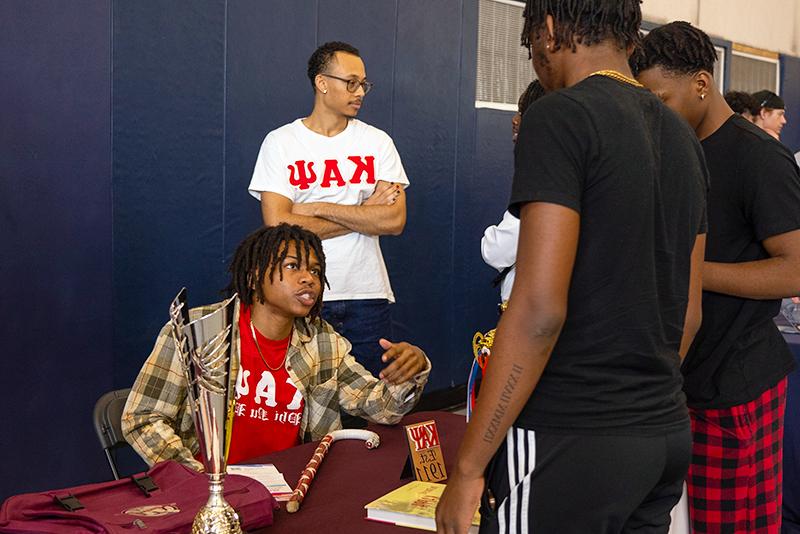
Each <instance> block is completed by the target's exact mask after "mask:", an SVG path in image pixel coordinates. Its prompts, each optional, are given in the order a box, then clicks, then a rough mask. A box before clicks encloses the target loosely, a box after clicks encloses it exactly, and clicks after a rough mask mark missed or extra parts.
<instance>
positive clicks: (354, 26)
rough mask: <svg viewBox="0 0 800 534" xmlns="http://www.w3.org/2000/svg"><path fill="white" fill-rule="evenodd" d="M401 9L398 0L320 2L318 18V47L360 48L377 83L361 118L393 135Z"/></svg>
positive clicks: (362, 109) (367, 67)
mask: <svg viewBox="0 0 800 534" xmlns="http://www.w3.org/2000/svg"><path fill="white" fill-rule="evenodd" d="M397 8H398V6H397V0H372V1H370V2H364V1H363V0H340V1H338V2H320V3H319V15H318V20H319V28H318V30H319V31H318V34H317V44H318V45H320V44H322V43H325V42H328V41H345V42H347V43H350V44H352V45H353V46H355V47H356V48H358V49H359V53H360V54H361V58H362V59H363V60H364V65H365V66H366V69H367V78H368V79H369V80H370V81H372V82H373V83H374V84H375V87H373V89H372V92H370V94H369V95H368V96H367V97H366V98H365V99H364V107H363V108H361V110H360V112H359V114H358V118H359V119H361V120H363V121H365V122H368V123H369V124H372V125H373V126H375V127H377V128H380V129H381V130H384V131H385V132H387V133H388V134H389V135H392V116H393V111H394V107H393V105H392V97H393V92H394V91H393V90H394V76H395V57H394V56H395V46H396V44H397V43H396V40H397ZM312 51H313V48H312V49H309V50H308V52H307V54H306V56H309V55H311V52H312ZM302 66H305V65H302ZM306 79H307V78H306ZM306 83H308V82H306ZM312 104H313V98H312V96H311V95H310V94H309V97H308V105H309V106H311V105H312ZM400 156H401V157H402V154H401V155H400Z"/></svg>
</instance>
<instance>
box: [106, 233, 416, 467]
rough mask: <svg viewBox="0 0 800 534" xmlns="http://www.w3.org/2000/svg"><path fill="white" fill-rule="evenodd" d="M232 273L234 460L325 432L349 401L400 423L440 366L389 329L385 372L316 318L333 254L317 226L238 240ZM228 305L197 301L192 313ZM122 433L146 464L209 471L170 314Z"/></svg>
mask: <svg viewBox="0 0 800 534" xmlns="http://www.w3.org/2000/svg"><path fill="white" fill-rule="evenodd" d="M230 273H231V281H230V284H229V285H228V288H227V292H228V294H233V293H236V294H238V295H239V298H240V300H241V306H240V309H239V310H238V313H237V314H236V316H238V319H237V320H238V338H237V339H234V341H233V342H234V344H238V345H239V347H240V361H239V362H235V364H234V366H233V371H232V372H236V373H237V376H238V379H237V383H236V405H235V408H234V410H235V411H234V424H233V434H232V436H231V445H230V454H229V457H228V462H229V463H230V464H236V463H239V462H245V461H247V460H250V459H252V458H255V457H258V456H263V455H265V454H268V453H270V452H273V451H279V450H283V449H286V448H289V447H293V446H295V445H299V444H300V443H302V442H306V441H315V440H319V439H322V437H324V436H325V434H327V433H329V432H331V431H333V430H338V429H340V428H342V421H341V418H340V413H339V412H340V410H343V411H345V412H347V413H349V414H351V415H356V416H360V417H364V418H366V419H368V420H370V421H374V422H377V423H383V424H394V423H396V422H397V421H399V420H400V418H401V417H402V416H403V415H405V414H406V413H408V411H409V410H411V408H413V407H414V405H415V404H416V403H417V401H418V400H419V398H420V395H421V394H422V389H423V387H424V386H425V383H426V382H427V379H428V375H429V373H430V369H431V363H430V361H429V360H428V358H427V357H426V356H425V353H423V352H422V350H420V348H419V347H415V346H414V345H410V344H408V343H405V342H401V343H392V342H391V341H389V340H387V339H381V340H380V344H381V347H382V348H383V350H384V352H383V355H382V358H381V359H382V361H383V362H384V364H385V365H386V367H385V368H384V369H383V370H382V371H381V379H380V380H379V379H377V378H375V377H374V376H373V375H371V374H370V373H369V372H368V371H367V370H366V369H364V367H362V366H361V365H360V364H359V363H358V362H356V360H355V359H354V358H353V354H352V352H351V345H350V342H349V341H347V339H345V338H344V337H342V336H341V335H340V334H338V333H337V332H336V330H335V329H334V328H333V327H332V326H331V325H330V324H328V323H326V322H325V321H324V320H322V319H321V318H320V317H319V312H320V308H321V307H322V294H323V290H324V286H325V281H326V275H325V273H326V262H325V254H324V253H323V251H322V243H321V241H320V239H319V237H317V236H316V235H315V234H313V233H312V232H309V231H308V230H305V229H303V228H300V227H299V226H290V225H288V224H280V225H278V226H274V227H265V228H262V229H260V230H257V231H256V232H254V233H252V234H251V235H250V236H248V237H247V238H246V239H245V240H244V241H242V243H241V244H240V245H239V247H238V248H237V249H236V252H235V253H234V255H233V259H232V261H231V266H230ZM221 305H222V303H221V302H220V303H216V304H211V305H208V306H202V307H200V308H195V309H193V310H191V311H190V313H189V315H190V318H191V319H197V318H199V317H202V316H204V315H206V314H209V313H211V312H213V311H214V310H216V309H218V308H219V307H220V306H221ZM122 431H123V433H124V435H125V439H126V440H127V441H128V443H130V444H131V446H132V447H133V448H134V450H136V452H138V453H139V455H140V456H141V457H142V458H143V459H144V460H145V461H146V462H147V463H148V464H149V465H153V464H155V463H156V462H160V461H163V460H175V461H178V462H180V463H182V464H185V465H188V466H189V467H191V468H193V469H197V470H202V467H203V466H202V464H200V462H198V461H197V459H196V456H197V454H198V451H199V444H198V442H197V438H196V437H195V429H194V423H193V420H192V413H191V410H190V407H189V399H188V396H187V385H186V378H185V376H184V372H183V368H182V364H181V359H180V355H179V354H178V353H177V351H176V349H175V345H174V343H173V340H172V335H171V325H170V324H169V323H168V324H166V325H165V326H164V328H162V329H161V332H160V333H159V334H158V338H157V339H156V344H155V347H154V348H153V352H152V353H151V354H150V356H149V357H148V358H147V361H146V362H145V363H144V366H143V367H142V370H141V372H140V373H139V376H138V377H137V378H136V382H135V383H134V384H133V388H132V390H131V393H130V395H129V396H128V401H127V403H126V404H125V408H124V411H123V413H122Z"/></svg>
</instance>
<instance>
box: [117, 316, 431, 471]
mask: <svg viewBox="0 0 800 534" xmlns="http://www.w3.org/2000/svg"><path fill="white" fill-rule="evenodd" d="M221 304H222V303H216V304H212V305H209V306H203V307H200V308H194V309H192V310H191V311H190V313H189V314H190V318H191V320H194V319H197V318H200V317H202V316H204V315H207V314H209V313H211V312H213V311H214V310H216V309H218V308H219V307H220V305H221ZM234 322H235V325H236V326H237V327H238V310H236V314H235V321H234ZM237 332H238V328H235V329H234V344H235V350H236V351H237V353H238V343H239V338H238V333H237ZM350 349H351V346H350V342H349V341H347V340H346V339H345V338H344V337H342V336H340V335H339V334H337V333H336V332H335V331H334V329H333V327H332V326H331V325H329V324H328V323H326V322H325V321H322V320H319V321H314V322H312V321H309V320H308V319H305V318H298V319H296V320H295V324H294V329H293V331H292V339H291V342H290V344H289V348H288V352H287V355H286V370H287V371H288V373H289V376H290V377H291V378H292V381H293V382H294V384H295V387H297V389H298V390H300V392H301V393H302V395H303V399H304V401H305V403H304V408H303V417H302V419H301V421H300V435H301V436H302V438H303V441H316V440H319V439H322V437H323V436H325V434H327V433H329V432H332V431H334V430H338V429H340V428H342V421H341V417H340V411H339V410H340V408H341V409H342V410H344V411H345V412H347V413H349V414H351V415H356V416H360V417H364V418H366V419H369V420H370V421H373V422H376V423H382V424H394V423H397V422H398V421H399V420H400V419H401V418H402V417H403V415H405V414H406V413H408V412H409V411H410V410H411V408H413V407H414V405H415V404H416V403H417V401H418V400H419V397H420V394H421V393H422V389H423V388H424V386H425V383H426V382H427V381H428V375H429V374H430V370H431V362H430V360H428V359H427V357H426V358H425V360H426V366H425V369H424V370H422V371H421V372H420V373H418V374H417V375H416V376H414V377H412V378H411V379H410V380H409V381H407V382H405V383H403V384H396V385H389V384H387V383H385V382H383V381H381V380H378V379H377V378H375V377H374V376H372V374H370V373H369V371H367V370H366V369H364V368H363V367H362V366H361V364H359V363H358V362H356V360H355V358H354V357H353V356H352V355H351V354H350ZM236 373H238V366H235V367H234V369H233V371H232V375H233V376H236ZM122 431H123V434H124V435H125V439H126V440H128V443H130V444H131V446H133V448H134V449H135V450H136V451H137V452H138V453H139V455H140V456H141V457H142V458H144V459H145V461H147V463H148V464H149V465H153V464H155V463H156V462H159V461H162V460H176V461H178V462H180V463H183V464H186V465H188V466H190V467H192V468H194V469H197V470H202V464H200V462H198V461H197V460H195V458H194V456H195V454H197V452H198V450H199V444H198V442H197V438H196V437H195V432H194V423H193V421H192V414H191V411H190V409H189V400H188V396H187V384H186V378H185V376H184V373H183V369H182V367H181V362H180V357H179V355H178V354H177V353H176V352H175V345H174V343H173V340H172V334H171V329H170V325H169V324H167V325H165V326H164V328H162V329H161V332H159V334H158V338H157V339H156V344H155V347H154V348H153V351H152V353H150V356H149V357H148V358H147V361H146V362H145V363H144V366H143V367H142V370H141V371H140V372H139V376H137V377H136V381H135V382H134V384H133V388H132V389H131V392H130V395H128V401H127V402H126V404H125V409H124V411H123V413H122Z"/></svg>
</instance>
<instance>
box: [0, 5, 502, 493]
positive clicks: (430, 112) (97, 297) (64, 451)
mask: <svg viewBox="0 0 800 534" xmlns="http://www.w3.org/2000/svg"><path fill="white" fill-rule="evenodd" d="M477 17H478V7H477V0H402V1H400V0H371V1H369V2H364V1H355V0H328V1H324V2H318V1H312V0H306V1H302V2H298V1H296V0H270V1H266V2H265V1H263V0H238V1H236V2H228V1H225V0H204V1H202V2H194V1H188V0H184V1H174V0H158V1H151V2H119V1H118V2H108V1H107V2H90V1H86V0H83V1H80V2H73V3H69V4H64V3H63V2H56V1H55V0H37V1H31V2H4V3H0V79H2V80H3V83H1V84H0V106H2V107H3V109H2V113H0V117H2V119H0V135H2V140H1V141H0V178H1V180H0V193H2V197H0V198H2V199H3V200H2V202H3V209H2V210H0V220H2V224H0V237H1V238H2V246H3V251H5V252H8V251H11V252H12V253H11V254H8V253H6V254H3V261H2V262H0V274H1V275H2V279H3V281H4V287H5V289H4V290H3V291H2V292H1V293H0V295H2V303H3V305H2V308H1V309H2V314H3V315H2V324H3V325H4V333H5V336H4V339H6V340H8V341H9V342H10V347H9V349H10V350H8V354H9V357H7V358H6V360H5V361H6V362H8V364H7V365H10V366H11V367H10V369H7V370H6V372H4V373H2V377H3V378H2V380H3V383H2V392H3V393H2V394H3V402H4V406H5V410H4V413H6V414H7V416H6V417H4V418H3V420H2V429H3V430H2V434H0V452H1V453H2V456H3V458H5V459H6V460H5V467H4V468H3V469H0V473H2V474H3V476H2V477H0V499H2V498H5V497H6V496H8V495H10V494H12V493H18V492H22V491H34V490H43V489H48V488H55V487H60V486H62V487H63V486H66V485H72V484H78V483H84V482H90V481H98V480H104V479H108V478H109V477H110V472H109V470H108V468H107V466H106V464H105V459H104V457H103V455H102V452H101V450H100V448H99V445H98V443H97V440H96V438H95V436H94V433H93V429H92V426H91V412H92V408H93V405H94V402H95V400H96V399H97V398H98V397H99V396H100V394H101V393H103V392H105V391H107V390H110V389H116V388H122V387H128V386H130V385H131V383H132V381H133V379H134V377H135V376H136V373H137V372H138V370H139V368H140V366H141V364H142V362H143V361H144V359H145V358H146V357H147V355H148V353H149V351H150V349H151V347H152V343H153V340H154V337H155V335H156V333H157V332H158V329H159V328H160V327H161V325H162V324H163V323H164V321H165V319H166V315H167V314H166V310H167V305H168V303H169V301H170V299H171V298H172V297H173V296H174V294H175V293H176V292H177V290H178V289H179V288H180V287H181V286H182V285H186V286H187V287H188V288H189V295H190V302H192V303H194V304H201V303H205V302H210V301H213V300H216V299H218V298H219V290H220V289H221V288H222V287H223V286H224V285H225V283H226V279H227V276H226V264H227V261H228V259H229V258H230V255H231V253H232V251H233V249H234V248H235V246H236V245H237V244H238V242H239V241H240V240H241V239H242V238H243V237H244V236H245V235H246V234H247V233H249V232H250V231H252V230H254V229H255V228H257V227H258V226H259V225H260V224H261V218H260V214H259V206H258V203H257V202H256V201H255V200H254V199H252V198H251V197H250V196H249V195H248V194H247V191H246V188H247V184H248V183H249V180H250V175H251V173H252V168H253V164H254V162H255V158H256V155H257V153H258V149H259V146H260V144H261V141H262V140H263V138H264V136H265V135H266V133H267V132H268V131H270V130H272V129H274V128H276V127H278V126H281V125H283V124H285V123H287V122H289V121H292V120H294V119H296V118H297V117H300V116H305V115H307V114H308V113H309V112H310V110H311V107H312V102H313V100H312V91H311V86H310V82H309V81H308V78H307V77H306V62H307V60H308V56H309V55H310V54H311V52H312V51H313V50H314V48H315V47H316V46H317V45H318V44H320V43H322V42H325V41H328V40H344V41H349V42H351V43H352V44H354V45H355V46H357V47H359V48H360V49H361V52H362V55H363V58H364V61H365V63H366V66H367V72H368V75H369V78H370V79H371V80H372V81H373V82H375V84H376V86H375V89H374V91H373V92H372V93H370V95H369V97H368V98H367V100H366V103H365V107H364V108H363V110H362V113H361V116H360V118H362V119H363V120H365V121H367V122H369V123H371V124H374V125H375V126H377V127H379V128H381V129H383V130H385V131H387V132H388V133H389V134H390V135H391V136H392V137H393V138H394V141H395V144H396V145H397V148H398V150H399V151H400V154H401V156H402V158H403V162H404V165H405V167H406V171H407V173H408V175H409V178H410V180H411V182H412V186H411V188H410V189H409V191H408V195H409V197H408V198H409V202H408V211H409V214H408V215H409V217H408V224H407V226H406V230H405V232H404V234H403V235H402V236H400V237H391V238H384V239H382V245H383V249H384V254H385V257H386V260H387V263H388V266H389V272H390V276H391V279H392V283H393V285H394V288H395V293H396V295H397V300H398V303H397V305H396V307H395V318H396V320H397V323H398V327H399V328H398V330H399V331H400V332H401V334H402V336H401V337H404V338H406V339H409V340H410V341H413V342H415V343H417V344H419V345H421V346H422V347H424V348H425V349H426V351H427V352H428V354H429V356H430V358H431V360H432V361H433V364H434V371H433V374H432V376H431V381H430V385H429V388H428V390H429V391H435V390H440V389H443V388H447V387H451V386H454V385H458V384H463V383H464V382H465V381H466V373H467V370H468V367H469V364H470V361H471V339H472V334H473V333H474V332H475V331H476V330H478V329H481V330H485V329H488V328H490V327H491V326H493V325H494V322H495V319H496V311H495V304H496V300H497V292H496V290H495V289H494V288H492V287H491V286H490V281H491V279H492V278H493V276H494V272H493V271H492V270H491V269H489V268H487V267H486V266H484V265H483V263H482V261H481V258H480V249H479V241H480V237H481V235H482V232H483V229H484V228H485V227H486V226H487V225H489V224H492V223H494V222H496V221H498V220H499V219H500V216H501V214H502V212H503V209H504V205H505V200H506V198H507V195H508V190H509V185H510V179H511V169H512V146H511V142H510V123H509V120H510V117H511V114H510V113H508V112H496V111H487V110H476V109H475V105H474V102H475V70H476V55H477V52H476V46H477ZM112 244H113V246H112Z"/></svg>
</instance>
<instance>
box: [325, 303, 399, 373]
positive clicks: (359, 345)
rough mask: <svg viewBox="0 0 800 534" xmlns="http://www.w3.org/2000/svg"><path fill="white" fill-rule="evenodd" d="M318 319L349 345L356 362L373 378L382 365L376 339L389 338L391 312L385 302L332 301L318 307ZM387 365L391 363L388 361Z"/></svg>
mask: <svg viewBox="0 0 800 534" xmlns="http://www.w3.org/2000/svg"><path fill="white" fill-rule="evenodd" d="M322 318H323V319H325V320H326V321H327V322H329V323H330V324H331V326H333V329H334V330H336V331H337V332H338V333H339V334H341V335H342V336H344V337H345V338H347V340H348V341H349V342H350V343H351V344H352V345H353V350H352V354H353V356H354V357H355V359H356V361H357V362H358V363H360V364H361V365H363V366H364V367H365V368H366V369H367V370H368V371H369V372H370V373H372V374H373V375H375V376H376V377H377V376H378V374H379V373H380V372H381V369H383V368H384V367H386V365H388V364H385V363H383V362H382V361H381V356H383V353H384V352H385V351H384V350H383V348H381V346H380V345H379V344H378V340H379V339H380V338H382V337H383V338H386V339H388V340H389V341H395V340H394V339H393V338H392V310H391V304H390V303H389V301H388V300H386V299H367V300H334V301H330V302H326V303H324V304H323V305H322ZM390 363H391V362H390Z"/></svg>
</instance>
